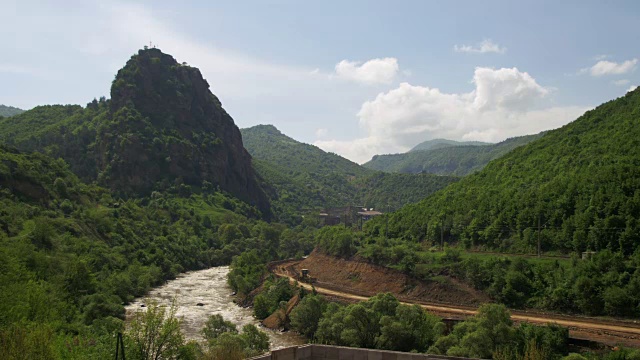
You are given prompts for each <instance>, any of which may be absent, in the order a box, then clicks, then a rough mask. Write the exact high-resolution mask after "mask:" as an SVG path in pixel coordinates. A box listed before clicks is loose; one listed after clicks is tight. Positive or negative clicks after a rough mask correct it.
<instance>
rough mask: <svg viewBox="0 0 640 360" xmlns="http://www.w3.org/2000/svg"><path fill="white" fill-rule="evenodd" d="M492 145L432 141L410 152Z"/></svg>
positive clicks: (474, 142)
mask: <svg viewBox="0 0 640 360" xmlns="http://www.w3.org/2000/svg"><path fill="white" fill-rule="evenodd" d="M491 144H492V143H488V142H482V141H455V140H447V139H432V140H427V141H423V142H421V143H420V144H418V145H416V146H414V147H413V148H412V149H411V150H409V152H412V151H422V150H435V149H442V148H446V147H451V146H465V145H469V146H480V145H491Z"/></svg>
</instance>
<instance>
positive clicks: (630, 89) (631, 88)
mask: <svg viewBox="0 0 640 360" xmlns="http://www.w3.org/2000/svg"><path fill="white" fill-rule="evenodd" d="M637 88H638V87H637V86H635V85H634V86H631V87H630V88H629V89H627V92H630V91H633V90H635V89H637Z"/></svg>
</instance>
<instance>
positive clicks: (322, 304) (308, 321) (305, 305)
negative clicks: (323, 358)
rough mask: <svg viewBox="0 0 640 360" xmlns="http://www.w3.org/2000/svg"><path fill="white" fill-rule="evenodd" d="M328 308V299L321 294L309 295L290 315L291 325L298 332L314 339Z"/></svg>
mask: <svg viewBox="0 0 640 360" xmlns="http://www.w3.org/2000/svg"><path fill="white" fill-rule="evenodd" d="M326 309H327V301H326V300H325V299H324V297H322V296H320V295H307V296H305V297H304V298H302V300H300V303H299V304H298V306H296V307H295V308H294V309H293V311H291V314H290V315H289V317H290V318H291V327H292V328H293V329H294V330H296V331H297V332H298V333H300V334H302V335H304V336H306V337H308V338H310V339H313V338H314V337H315V333H316V331H317V330H318V323H319V322H320V319H321V318H322V314H323V313H324V311H325V310H326Z"/></svg>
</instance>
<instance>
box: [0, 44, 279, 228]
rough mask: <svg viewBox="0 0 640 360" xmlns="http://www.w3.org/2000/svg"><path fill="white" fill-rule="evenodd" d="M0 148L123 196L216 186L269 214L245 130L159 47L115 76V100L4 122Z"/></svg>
mask: <svg viewBox="0 0 640 360" xmlns="http://www.w3.org/2000/svg"><path fill="white" fill-rule="evenodd" d="M0 141H1V142H4V143H6V144H9V145H13V146H16V147H17V148H19V149H21V150H25V151H33V150H38V151H43V152H45V153H48V154H50V155H52V156H54V157H62V158H63V159H65V160H66V161H67V162H68V163H69V164H70V166H71V169H72V170H73V171H74V172H75V173H76V174H78V175H79V176H81V177H82V178H83V179H84V180H86V181H93V180H97V181H98V183H99V184H101V185H103V186H106V187H109V188H110V189H112V191H114V192H116V193H118V194H121V195H123V196H138V195H149V194H150V193H151V192H152V191H153V190H163V189H168V188H170V187H176V186H191V187H197V188H201V187H204V188H209V189H213V188H216V187H217V188H219V189H222V190H224V191H227V192H229V193H231V194H232V195H234V196H236V197H238V198H239V199H241V200H243V201H246V202H248V203H250V204H252V205H255V206H257V207H258V208H259V209H260V210H261V211H262V212H263V214H264V215H265V216H269V214H270V208H269V202H268V200H267V198H266V196H265V194H264V192H263V190H262V189H261V187H260V185H259V182H258V180H257V178H256V176H255V173H254V171H253V168H252V165H251V157H250V156H249V154H248V153H247V152H246V150H245V149H244V147H243V144H242V137H241V135H240V131H239V129H238V128H237V126H236V125H235V124H234V122H233V119H232V118H231V117H230V116H229V115H228V114H227V112H226V111H225V110H224V109H223V108H222V106H221V103H220V101H219V100H218V98H216V96H215V95H213V94H212V93H211V92H210V91H209V84H208V83H207V82H206V80H204V79H203V78H202V75H201V74H200V71H199V70H198V69H196V68H192V67H190V66H187V65H183V64H179V63H178V62H177V61H176V60H175V59H174V58H173V57H172V56H170V55H167V54H164V53H162V52H161V51H160V50H158V49H155V48H154V49H144V50H140V51H139V52H138V53H137V54H136V55H134V56H132V57H131V59H130V60H129V61H128V62H127V64H126V66H125V67H124V68H122V69H121V70H120V71H119V72H118V74H117V75H116V78H115V80H114V81H113V84H112V88H111V100H105V99H104V98H101V99H100V101H98V100H94V101H93V102H91V103H89V104H88V105H87V107H86V108H82V107H80V106H77V105H67V106H42V107H37V108H35V109H33V110H30V111H27V112H25V113H23V114H21V115H18V116H15V117H11V118H6V119H4V120H0Z"/></svg>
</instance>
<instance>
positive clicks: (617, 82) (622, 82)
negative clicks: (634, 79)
mask: <svg viewBox="0 0 640 360" xmlns="http://www.w3.org/2000/svg"><path fill="white" fill-rule="evenodd" d="M612 83H613V84H614V85H617V86H625V85H627V84H628V83H630V81H629V80H628V79H620V80H615V81H612Z"/></svg>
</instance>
